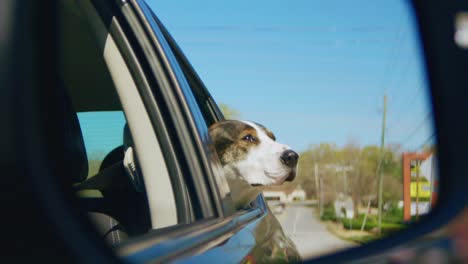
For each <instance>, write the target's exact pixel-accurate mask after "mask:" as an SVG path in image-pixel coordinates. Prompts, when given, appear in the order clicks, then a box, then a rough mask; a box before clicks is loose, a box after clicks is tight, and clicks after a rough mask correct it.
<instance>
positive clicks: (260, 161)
mask: <svg viewBox="0 0 468 264" xmlns="http://www.w3.org/2000/svg"><path fill="white" fill-rule="evenodd" d="M209 132H210V136H211V140H212V142H213V145H214V149H215V150H216V153H217V154H218V157H219V159H220V161H221V165H222V168H223V173H224V175H225V178H226V179H227V181H228V184H229V187H230V189H231V196H232V197H233V199H234V203H235V206H236V207H237V208H242V207H245V206H246V205H248V204H249V203H250V202H251V201H252V200H253V199H255V197H257V195H258V194H259V193H260V192H261V191H262V190H263V188H262V187H265V186H269V185H280V184H282V183H283V182H285V181H293V180H294V178H295V177H296V167H297V161H298V159H299V155H298V154H297V153H296V152H295V151H293V150H292V149H291V148H290V147H289V146H287V145H284V144H281V143H279V142H277V141H276V138H275V136H274V134H273V133H272V132H271V131H270V130H268V129H267V128H266V127H264V126H262V125H260V124H257V123H254V122H249V121H238V120H225V121H221V122H217V123H215V124H213V125H211V126H210V128H209Z"/></svg>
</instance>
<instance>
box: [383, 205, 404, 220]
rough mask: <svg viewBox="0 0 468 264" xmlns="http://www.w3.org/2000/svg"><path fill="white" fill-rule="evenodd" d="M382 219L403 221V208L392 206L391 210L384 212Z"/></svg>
mask: <svg viewBox="0 0 468 264" xmlns="http://www.w3.org/2000/svg"><path fill="white" fill-rule="evenodd" d="M382 221H383V222H388V223H402V222H403V208H398V207H392V208H391V209H390V210H388V211H387V212H385V213H383V214H382Z"/></svg>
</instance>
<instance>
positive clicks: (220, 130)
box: [209, 121, 235, 161]
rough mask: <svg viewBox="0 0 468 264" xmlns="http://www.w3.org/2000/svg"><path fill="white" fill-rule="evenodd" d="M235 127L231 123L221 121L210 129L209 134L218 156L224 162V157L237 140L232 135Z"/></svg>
mask: <svg viewBox="0 0 468 264" xmlns="http://www.w3.org/2000/svg"><path fill="white" fill-rule="evenodd" d="M234 127H235V124H233V123H231V122H229V121H221V122H217V123H214V124H213V125H211V126H210V128H209V133H210V137H211V141H212V142H213V145H214V148H215V150H216V154H218V157H219V158H220V159H221V161H222V160H223V159H222V157H223V155H224V152H225V151H226V149H228V148H229V146H230V145H231V144H232V143H234V141H235V138H234V136H233V133H232V129H233V128H234Z"/></svg>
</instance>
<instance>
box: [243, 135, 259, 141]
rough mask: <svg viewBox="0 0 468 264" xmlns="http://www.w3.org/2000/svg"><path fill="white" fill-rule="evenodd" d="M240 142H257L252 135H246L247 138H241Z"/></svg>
mask: <svg viewBox="0 0 468 264" xmlns="http://www.w3.org/2000/svg"><path fill="white" fill-rule="evenodd" d="M242 140H245V141H250V142H253V141H255V140H257V139H256V138H255V137H254V136H252V135H247V136H244V137H243V138H242Z"/></svg>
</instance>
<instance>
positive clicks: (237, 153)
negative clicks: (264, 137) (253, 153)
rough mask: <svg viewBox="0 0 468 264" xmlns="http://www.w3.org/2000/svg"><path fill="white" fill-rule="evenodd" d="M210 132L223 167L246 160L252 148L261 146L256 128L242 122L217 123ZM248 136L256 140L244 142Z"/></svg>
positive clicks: (211, 127) (226, 121) (227, 121)
mask: <svg viewBox="0 0 468 264" xmlns="http://www.w3.org/2000/svg"><path fill="white" fill-rule="evenodd" d="M209 132H210V136H211V140H212V141H213V144H214V147H215V149H216V153H217V154H218V157H219V159H220V160H221V164H222V165H226V164H228V163H232V162H236V161H239V160H242V159H244V158H245V156H246V155H247V153H248V151H249V149H250V148H252V147H255V146H257V145H258V144H260V140H259V139H258V135H257V131H256V130H255V128H253V127H252V126H250V125H248V124H245V123H244V122H241V121H236V120H225V121H221V122H217V123H215V124H213V125H212V126H210V128H209ZM247 135H251V136H253V137H254V138H255V139H256V140H254V141H248V140H243V138H244V137H245V136H247Z"/></svg>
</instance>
